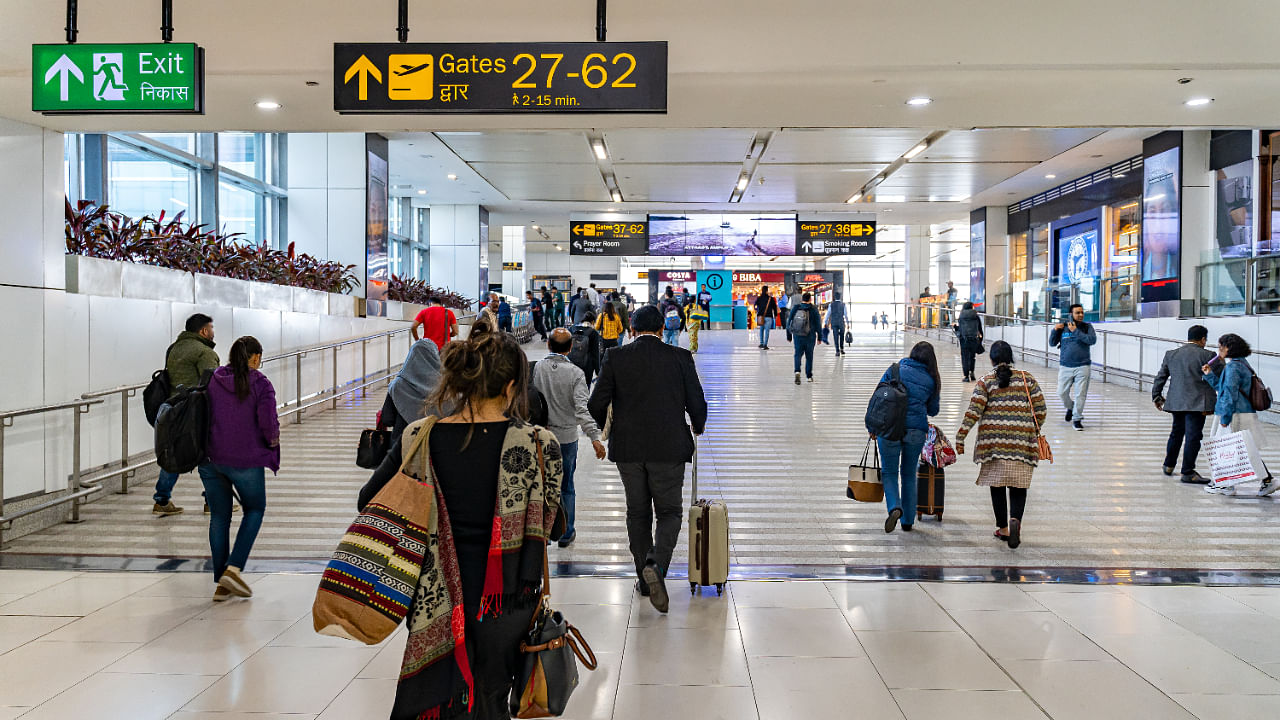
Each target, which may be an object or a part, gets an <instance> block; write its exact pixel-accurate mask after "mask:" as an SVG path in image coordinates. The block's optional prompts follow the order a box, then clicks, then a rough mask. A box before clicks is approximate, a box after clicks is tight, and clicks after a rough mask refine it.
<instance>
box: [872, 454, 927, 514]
mask: <svg viewBox="0 0 1280 720" xmlns="http://www.w3.org/2000/svg"><path fill="white" fill-rule="evenodd" d="M924 438H925V432H924V431H923V430H908V431H907V434H906V435H905V436H904V437H903V438H902V439H901V440H886V439H884V438H877V439H876V445H878V446H879V448H880V478H881V480H882V481H883V482H884V504H885V506H886V508H887V509H888V510H889V511H890V512H892V511H893V509H894V508H900V509H901V510H902V524H903V525H910V524H912V523H914V522H915V521H916V493H917V492H918V490H919V486H918V485H917V484H916V469H917V468H918V467H919V466H920V451H921V450H922V449H924ZM899 478H901V481H902V485H901V487H899V485H898V481H899Z"/></svg>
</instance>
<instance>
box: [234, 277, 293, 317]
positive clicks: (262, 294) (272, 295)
mask: <svg viewBox="0 0 1280 720" xmlns="http://www.w3.org/2000/svg"><path fill="white" fill-rule="evenodd" d="M245 284H246V285H248V286H249V307H251V308H254V309H255V310H276V311H278V312H290V311H291V310H293V288H292V287H290V286H288V285H273V284H271V283H260V282H247V283H245Z"/></svg>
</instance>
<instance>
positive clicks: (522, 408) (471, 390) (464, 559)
mask: <svg viewBox="0 0 1280 720" xmlns="http://www.w3.org/2000/svg"><path fill="white" fill-rule="evenodd" d="M442 363H443V368H442V374H441V377H440V383H439V385H438V386H437V388H436V391H435V393H434V394H433V395H432V396H431V397H430V398H429V399H428V404H429V405H430V406H433V407H457V408H461V410H460V411H458V412H456V413H454V414H452V415H448V416H446V417H443V418H440V419H438V420H436V419H435V418H427V419H425V420H423V421H421V422H420V423H415V424H414V425H410V426H409V429H408V430H407V431H406V432H405V434H404V442H405V443H410V442H411V438H412V436H414V435H415V434H416V433H417V432H419V431H422V432H428V433H429V435H428V437H427V443H426V444H427V447H428V448H429V451H430V455H429V462H430V467H431V469H432V470H433V471H434V475H435V478H436V481H437V482H438V484H439V488H440V492H441V495H443V503H442V514H443V513H447V516H448V522H449V525H450V526H451V528H452V535H453V544H454V546H455V548H456V553H457V569H458V575H459V576H460V581H461V590H462V607H463V610H464V613H465V618H466V627H465V637H466V654H467V656H468V657H469V663H470V669H471V671H472V672H473V674H474V688H473V689H472V690H471V691H470V692H471V694H472V695H473V698H474V704H473V707H472V708H471V710H469V711H468V710H467V708H466V706H465V705H462V702H463V701H462V700H460V699H459V698H458V696H457V692H458V690H459V689H460V688H458V687H456V685H457V684H456V682H455V683H454V686H453V690H452V691H451V692H453V693H454V695H453V696H452V698H451V699H452V701H453V704H452V706H444V707H442V705H443V704H444V703H445V702H446V700H449V699H450V698H448V697H446V698H443V699H442V698H441V696H440V692H441V691H440V688H441V687H442V684H443V686H444V687H446V688H448V687H449V684H448V682H447V680H440V679H438V678H429V677H427V675H428V673H426V672H423V673H420V674H418V675H414V676H411V677H410V676H405V677H402V678H401V680H400V683H399V685H398V687H397V690H396V702H395V707H394V709H393V711H392V717H393V718H402V717H404V718H409V717H418V716H419V715H420V714H422V713H427V712H439V713H440V715H439V717H441V718H470V719H473V720H490V719H492V718H502V719H503V720H506V719H507V718H509V717H510V714H509V711H508V706H507V703H508V697H509V696H510V693H511V684H512V681H513V678H514V676H515V674H516V670H517V668H518V663H519V662H521V653H520V652H519V645H520V641H521V640H522V639H523V636H524V633H525V631H526V630H527V629H528V627H529V622H530V620H531V618H532V616H533V612H534V609H535V606H536V603H537V599H538V593H537V592H536V590H537V587H538V585H540V580H541V569H542V568H541V557H542V555H541V553H543V552H544V551H545V540H546V539H545V538H542V537H536V538H531V537H529V536H528V535H527V534H526V535H525V538H524V541H523V543H522V546H523V545H527V546H528V547H520V548H518V549H516V550H515V551H514V552H513V553H512V554H514V555H517V556H518V557H515V558H510V559H509V560H510V561H508V558H503V561H504V562H505V563H506V564H505V565H497V566H496V567H497V571H498V572H499V573H504V572H505V573H506V574H507V576H508V578H507V582H505V583H503V582H499V587H501V590H502V592H501V595H494V596H492V597H491V595H490V593H489V592H488V591H489V590H490V588H489V587H488V586H487V584H486V583H487V582H492V581H493V578H492V577H486V573H488V575H489V576H492V575H493V572H494V571H495V567H494V566H493V565H492V562H493V558H492V557H490V556H491V552H492V550H493V546H494V543H493V534H494V527H495V508H496V507H497V503H498V495H499V492H500V491H501V492H503V497H504V498H506V497H508V492H507V491H508V489H509V487H510V485H511V483H512V476H513V472H516V471H518V472H516V474H517V475H518V476H520V477H523V476H524V473H525V471H526V469H525V468H505V469H504V464H506V465H510V464H512V462H513V460H512V457H513V456H512V453H513V452H515V453H516V455H518V456H519V457H521V458H524V457H526V456H527V457H528V459H529V460H528V464H529V465H530V468H529V469H532V463H534V462H537V461H535V460H533V459H532V458H533V456H534V455H537V454H541V455H542V456H543V457H542V458H541V464H542V468H541V469H542V470H543V471H544V472H545V473H546V474H548V475H551V476H554V477H553V478H551V479H548V481H547V483H546V485H548V486H550V485H554V492H555V493H556V497H557V498H558V493H559V477H560V475H561V472H562V471H561V463H560V449H559V445H557V444H556V441H555V438H554V437H553V436H552V435H551V434H550V433H549V432H547V431H545V430H542V429H540V428H536V427H534V426H530V425H528V424H527V422H526V418H527V416H528V408H527V398H526V394H525V392H526V388H527V387H528V385H529V381H528V373H529V365H528V363H527V362H526V360H525V354H524V351H523V350H522V349H521V348H520V345H519V344H518V343H517V342H516V340H515V338H514V337H512V336H511V335H508V334H505V333H492V334H482V335H481V336H480V337H479V338H477V339H474V340H465V341H455V342H452V343H450V344H449V345H447V346H445V351H444V353H443V356H442ZM530 450H533V452H530ZM401 460H402V457H401V438H399V437H397V438H396V441H395V442H394V443H393V445H392V447H391V449H390V451H389V452H388V454H387V458H386V460H384V461H383V463H382V465H381V466H380V467H379V468H378V470H377V471H376V472H375V473H374V475H373V477H372V478H370V479H369V482H368V483H367V484H366V485H365V486H364V488H363V489H362V490H361V491H360V498H359V506H360V508H361V509H363V508H364V506H365V505H366V504H368V503H369V502H370V500H372V499H373V497H374V496H375V495H377V493H378V491H379V490H381V489H382V488H383V486H385V485H386V484H387V482H388V481H390V479H391V478H392V477H394V476H395V474H396V473H397V472H399V470H400V466H401ZM504 482H505V483H507V485H504ZM517 482H518V481H517ZM539 489H541V487H540V488H539ZM530 492H531V493H532V490H531V491H530ZM551 492H552V490H551V489H547V490H546V494H548V495H550V494H551ZM537 499H538V501H539V502H540V503H542V504H546V501H545V500H544V498H543V497H541V493H539V497H538V498H537ZM527 502H528V504H529V508H530V509H531V510H532V509H533V499H532V498H530V499H529V500H528V501H527ZM509 503H510V501H508V503H507V505H506V506H507V507H510V504H509ZM547 511H548V512H550V513H551V516H552V517H554V513H555V511H556V506H550V507H549V508H548V510H547ZM503 519H504V520H506V519H507V516H506V514H505V513H504V514H503ZM503 545H504V547H505V546H508V545H509V543H508V542H507V538H506V537H505V535H504V537H503ZM534 545H536V547H534ZM534 555H536V560H537V562H536V563H534V562H532V561H533V560H534V558H533V556H534ZM525 556H528V557H525ZM528 565H536V567H534V568H533V569H532V570H530V569H529V568H526V567H525V566H528ZM424 571H425V569H424ZM422 592H423V588H422V587H421V586H420V587H419V588H418V598H420V597H421V594H422ZM417 602H418V599H415V604H416V603H417ZM413 616H414V612H413V610H412V609H411V611H410V617H411V619H412V618H413ZM481 618H483V619H481ZM413 632H414V628H413V626H412V624H411V625H410V633H411V640H410V642H411V644H412V633H413ZM406 662H407V660H406ZM443 664H444V663H436V665H443ZM462 697H464V698H465V697H466V696H465V695H464V696H462ZM459 706H461V707H459Z"/></svg>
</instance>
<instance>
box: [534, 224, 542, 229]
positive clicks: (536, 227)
mask: <svg viewBox="0 0 1280 720" xmlns="http://www.w3.org/2000/svg"><path fill="white" fill-rule="evenodd" d="M533 229H534V230H541V229H542V228H540V227H538V226H537V225H534V226H533Z"/></svg>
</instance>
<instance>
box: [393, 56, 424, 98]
mask: <svg viewBox="0 0 1280 720" xmlns="http://www.w3.org/2000/svg"><path fill="white" fill-rule="evenodd" d="M434 66H435V58H434V57H432V56H431V55H418V54H415V55H392V56H390V57H388V58H387V68H388V70H390V75H391V77H390V78H389V79H388V81H387V96H388V97H390V98H391V99H392V100H430V99H431V98H432V96H433V95H434V94H435V84H434V82H433V80H434V76H435V72H434Z"/></svg>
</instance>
